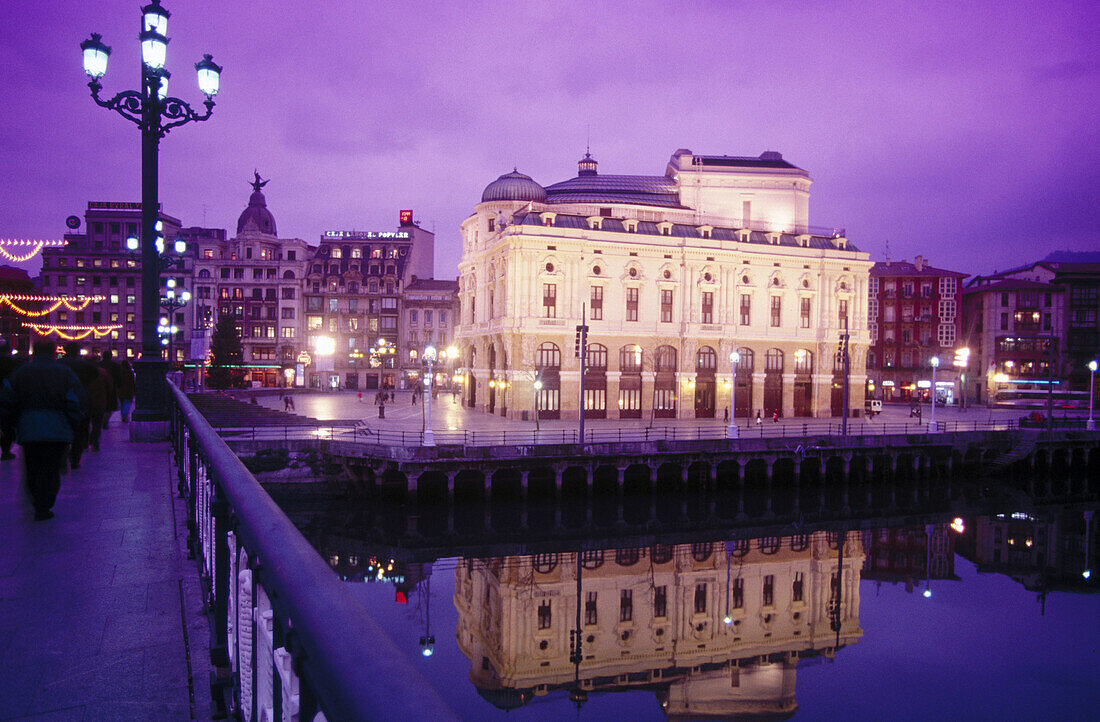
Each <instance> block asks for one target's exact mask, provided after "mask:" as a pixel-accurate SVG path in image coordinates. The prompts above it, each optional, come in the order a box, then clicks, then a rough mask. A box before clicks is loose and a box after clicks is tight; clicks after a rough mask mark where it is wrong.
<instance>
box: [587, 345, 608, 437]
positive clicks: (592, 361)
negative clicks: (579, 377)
mask: <svg viewBox="0 0 1100 722" xmlns="http://www.w3.org/2000/svg"><path fill="white" fill-rule="evenodd" d="M584 418H586V419H606V418H607V346H604V345H603V344H601V343H590V344H588V354H587V358H586V359H585V371H584Z"/></svg>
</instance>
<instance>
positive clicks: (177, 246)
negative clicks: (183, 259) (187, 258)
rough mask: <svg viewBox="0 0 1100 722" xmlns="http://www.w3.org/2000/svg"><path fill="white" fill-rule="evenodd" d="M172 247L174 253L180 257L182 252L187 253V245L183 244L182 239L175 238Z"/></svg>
mask: <svg viewBox="0 0 1100 722" xmlns="http://www.w3.org/2000/svg"><path fill="white" fill-rule="evenodd" d="M173 247H174V248H175V249H176V253H178V254H180V255H183V254H184V252H186V251H187V243H186V242H184V240H183V239H182V238H177V239H176V242H175V243H174V244H173Z"/></svg>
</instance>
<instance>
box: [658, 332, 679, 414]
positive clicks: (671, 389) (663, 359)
mask: <svg viewBox="0 0 1100 722" xmlns="http://www.w3.org/2000/svg"><path fill="white" fill-rule="evenodd" d="M676 367H677V360H676V349H675V348H673V347H672V346H658V347H657V350H656V352H655V353H654V361H653V368H654V371H656V378H654V380H653V417H654V418H656V419H675V418H676Z"/></svg>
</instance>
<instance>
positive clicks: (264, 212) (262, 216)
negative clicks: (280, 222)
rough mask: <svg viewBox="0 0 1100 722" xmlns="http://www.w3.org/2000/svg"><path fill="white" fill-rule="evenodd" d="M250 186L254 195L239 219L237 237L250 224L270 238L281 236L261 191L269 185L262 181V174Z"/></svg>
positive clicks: (250, 197)
mask: <svg viewBox="0 0 1100 722" xmlns="http://www.w3.org/2000/svg"><path fill="white" fill-rule="evenodd" d="M250 185H251V186H252V195H251V196H249V198H248V208H245V209H244V211H243V212H242V213H241V215H240V217H239V218H238V219H237V235H238V236H239V235H240V234H241V232H242V231H244V229H245V226H247V225H248V224H249V223H252V224H254V225H255V226H256V230H258V231H259V232H260V233H264V234H267V235H270V236H277V235H279V234H278V232H277V231H276V230H275V216H273V215H271V211H269V210H268V209H267V199H266V198H264V194H263V192H262V191H261V190H260V189H261V188H263V187H264V186H265V185H267V181H266V180H263V181H262V180H261V179H260V174H259V173H257V174H256V180H255V181H253V182H252V183H251V184H250Z"/></svg>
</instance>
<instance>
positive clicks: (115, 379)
mask: <svg viewBox="0 0 1100 722" xmlns="http://www.w3.org/2000/svg"><path fill="white" fill-rule="evenodd" d="M99 367H100V368H101V369H103V370H104V371H106V372H107V376H108V377H110V379H111V388H110V389H109V390H108V391H107V411H106V412H105V413H104V414H103V428H105V429H106V428H107V426H108V424H109V423H110V421H111V414H113V413H114V412H115V411H116V410H117V409H118V398H119V397H118V387H119V385H120V384H121V383H122V367H121V366H119V365H118V362H117V361H115V359H114V354H113V353H111V351H110V350H107V351H104V352H103V360H102V361H100V362H99Z"/></svg>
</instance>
